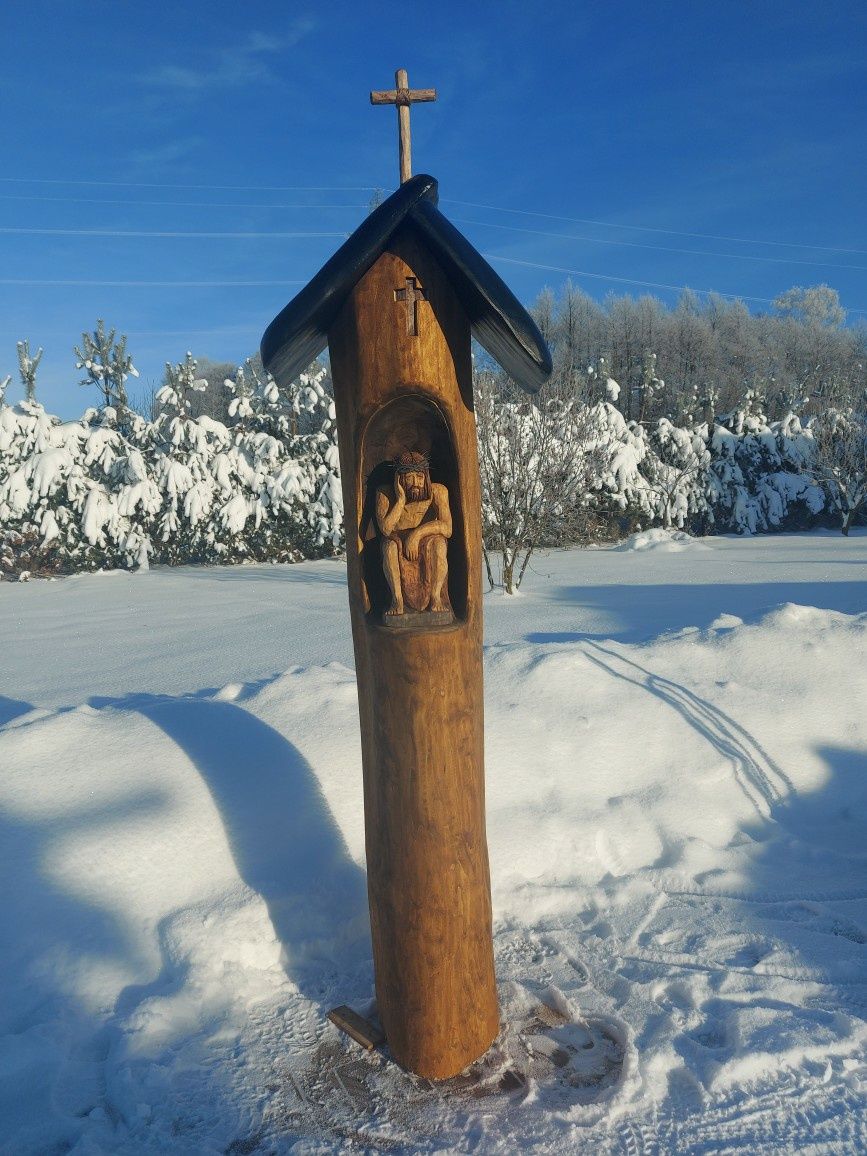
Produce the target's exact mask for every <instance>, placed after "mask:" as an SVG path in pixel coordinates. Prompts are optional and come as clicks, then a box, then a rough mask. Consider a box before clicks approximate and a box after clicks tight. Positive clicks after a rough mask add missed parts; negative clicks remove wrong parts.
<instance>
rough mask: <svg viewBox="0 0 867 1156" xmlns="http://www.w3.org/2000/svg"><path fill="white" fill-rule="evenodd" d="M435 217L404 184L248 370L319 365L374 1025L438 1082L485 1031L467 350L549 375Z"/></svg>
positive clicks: (484, 270) (284, 372)
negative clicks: (336, 478) (339, 510)
mask: <svg viewBox="0 0 867 1156" xmlns="http://www.w3.org/2000/svg"><path fill="white" fill-rule="evenodd" d="M399 79H400V78H399ZM391 95H392V94H390V93H384V94H374V96H382V97H389V96H391ZM402 99H403V98H402ZM436 203H437V184H436V181H435V180H434V179H433V178H432V177H428V176H418V177H412V178H410V179H409V180H407V181H405V182H404V183H403V184H402V185H401V187H400V189H398V190H397V191H396V192H395V193H393V194H392V195H391V196H390V197H389V198H388V200H387V201H385V202H384V203H383V204H382V205H380V206H379V207H378V208H377V209H375V210H374V211H373V212H372V213H371V214H370V215H369V216H368V217H367V218H366V220H365V221H364V222H363V223H362V224H361V225H360V226H359V227H358V229H356V231H355V232H354V233H353V234H352V236H351V237H350V238H349V239H348V240H347V241H346V242H345V243H344V245H343V246H341V248H340V249H339V250H338V252H337V253H335V254H334V256H333V257H331V258H330V259H329V260H328V261H327V262H326V264H325V265H324V266H323V267H322V269H320V271H319V272H318V273H317V274H316V276H315V277H313V279H312V280H311V281H310V283H309V284H308V285H307V286H305V288H304V289H302V291H301V292H300V293H299V294H298V296H297V297H296V298H295V299H294V300H293V301H290V302H289V304H288V305H287V306H286V307H285V309H283V310H282V312H281V313H280V314H279V315H278V316H277V317H276V318H275V319H274V320H273V321H272V322H271V324H270V325H269V326H268V329H267V331H266V332H265V335H264V336H263V338H262V359H263V362H264V364H265V366H266V367H267V368H268V369H269V370H271V372H273V373H274V376H275V377H276V378H277V379H278V380H279V381H281V382H284V383H288V382H291V381H292V380H293V378H294V377H295V376H296V375H297V374H298V372H299V371H300V370H302V369H304V368H306V366H308V365H309V364H310V361H311V360H312V359H313V358H314V357H315V356H316V355H317V354H318V353H319V352H320V351H321V350H322V349H323V348H324V346H325V345H326V343H327V344H328V345H329V347H330V351H331V371H332V379H333V382H334V400H335V407H336V412H337V428H338V443H339V449H340V470H341V478H342V486H343V502H344V518H345V525H346V555H347V575H348V583H349V605H350V615H351V619H352V636H353V644H354V647H355V663H356V674H357V679H358V703H359V715H360V720H361V747H362V763H363V774H364V813H365V841H366V847H367V872H368V895H369V900H370V922H371V930H372V933H373V954H374V965H375V971H376V993H377V999H378V1004H379V1014H380V1018H381V1021H382V1025H383V1027H384V1029H385V1032H386V1035H387V1037H388V1043H389V1046H390V1048H391V1051H392V1054H393V1056H394V1058H395V1059H396V1060H397V1061H398V1062H399V1063H400V1064H402V1065H404V1067H406V1068H408V1069H409V1070H410V1071H413V1072H416V1073H418V1074H419V1075H421V1076H426V1077H429V1078H431V1079H445V1078H447V1077H449V1076H453V1075H456V1074H457V1073H458V1072H460V1071H461V1070H462V1069H463V1068H465V1067H466V1066H467V1065H468V1064H470V1063H472V1062H473V1061H474V1060H476V1059H478V1058H479V1057H480V1056H481V1055H482V1054H483V1053H484V1052H485V1051H486V1049H487V1048H488V1046H489V1045H490V1043H491V1041H492V1040H493V1039H494V1037H495V1036H496V1034H497V1030H498V1027H499V1015H498V1009H497V993H496V986H495V982H494V962H493V944H492V936H491V897H490V881H489V874H488V852H487V844H486V840H485V787H484V766H483V714H482V600H481V499H480V486H479V465H478V457H477V451H476V431H475V420H474V415H473V391H472V366H471V360H470V334H471V332H472V333H473V334H474V335H475V336H476V337H477V338H478V340H479V341H480V342H481V343H482V345H484V347H485V349H486V350H487V351H488V352H489V353H490V354H491V355H492V356H493V357H495V358H496V359H497V360H498V361H499V363H500V364H501V365H502V366H503V368H504V369H505V370H506V371H507V372H508V373H509V374H510V376H511V377H512V378H513V380H515V381H516V382H518V383H520V384H521V385H523V386H524V388H525V389H527V390H528V391H529V392H531V393H533V392H535V391H536V390H537V389H539V387H540V386H541V385H542V384H543V383H544V382H545V380H547V378H548V376H549V374H550V372H551V357H550V353H549V351H548V349H547V347H546V346H545V343H544V341H543V339H542V336H541V334H540V333H539V331H538V329H537V328H536V326H535V324H534V323H533V321H532V318H530V316H529V315H528V314H527V312H526V310H525V309H524V308H523V307H522V306H521V305H520V303H519V302H518V301H517V300H516V299H515V297H514V296H513V294H512V293H511V292H510V291H509V289H508V288H507V286H506V285H504V284H503V282H502V281H501V280H500V278H499V277H498V276H497V274H496V273H495V272H494V270H493V269H491V267H490V266H489V265H488V264H487V262H486V261H485V260H484V258H483V257H482V256H481V254H479V253H477V252H476V250H475V249H473V247H472V246H471V245H470V244H469V242H468V241H467V240H466V238H464V237H462V236H461V235H460V233H458V231H457V230H456V229H455V228H454V226H453V225H451V224H450V223H449V222H448V221H447V220H446V218H445V217H444V216H443V215H442V214H441V213H440V212H439V210H438V209H437V207H436ZM339 1011H340V1015H339V1016H338V1019H339V1020H340V1021H341V1022H342V1023H343V1024H344V1025H345V1024H346V1023H348V1022H349V1021H350V1019H351V1017H349V1018H347V1015H346V1012H345V1009H339ZM365 1030H366V1029H365Z"/></svg>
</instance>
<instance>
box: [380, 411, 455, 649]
mask: <svg viewBox="0 0 867 1156" xmlns="http://www.w3.org/2000/svg"><path fill="white" fill-rule="evenodd" d="M360 464H361V468H362V476H363V477H364V478H365V490H364V505H363V510H362V519H361V526H360V539H361V542H362V574H363V579H364V584H365V588H366V601H367V603H368V611H369V615H370V617H371V619H372V620H373V621H374V622H377V623H380V624H381V625H383V626H386V627H389V628H390V629H393V630H413V629H431V628H432V627H437V626H447V625H448V624H449V623H451V622H453V621H454V620H455V618H456V617H458V618H460V617H461V616H462V614H463V613H464V611H465V607H466V556H465V553H464V545H463V518H462V513H461V509H460V500H459V493H458V488H457V465H456V462H455V456H454V451H453V448H452V441H451V437H450V436H449V431H448V428H447V426H446V422H445V419H444V418H443V415H442V413H441V411H440V410H439V408H438V407H437V406H436V405H435V404H434V403H433V402H432V401H431V400H429V399H428V398H426V397H423V396H418V395H410V396H407V397H401V398H397V399H396V400H394V401H391V402H389V403H387V404H386V405H384V406H383V407H382V409H381V410H379V411H378V412H377V413H376V414H374V416H373V418H372V419H371V420H370V422H369V423H368V426H367V429H366V430H365V433H364V439H363V449H362V454H361V463H360Z"/></svg>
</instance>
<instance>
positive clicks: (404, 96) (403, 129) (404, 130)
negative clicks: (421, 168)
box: [370, 68, 437, 184]
mask: <svg viewBox="0 0 867 1156" xmlns="http://www.w3.org/2000/svg"><path fill="white" fill-rule="evenodd" d="M394 82H395V84H396V85H397V88H392V89H389V90H388V91H387V92H372V93H371V94H370V103H371V104H394V105H397V128H398V137H399V142H400V143H399V148H400V183H401V184H403V183H404V181H408V180H409V178H410V177H411V176H412V153H411V148H410V139H409V106H410V105H411V104H420V103H421V102H422V101H429V100H436V98H437V90H436V89H435V88H410V87H409V80H408V78H407V75H406V69H405V68H399V69H398V70H397V72H396V73H395V74H394Z"/></svg>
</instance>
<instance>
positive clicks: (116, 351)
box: [74, 318, 138, 421]
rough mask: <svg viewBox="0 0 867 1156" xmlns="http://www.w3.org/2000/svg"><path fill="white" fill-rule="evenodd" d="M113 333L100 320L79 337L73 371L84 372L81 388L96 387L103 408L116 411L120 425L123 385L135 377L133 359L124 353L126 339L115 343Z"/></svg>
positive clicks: (123, 412)
mask: <svg viewBox="0 0 867 1156" xmlns="http://www.w3.org/2000/svg"><path fill="white" fill-rule="evenodd" d="M115 334H116V330H114V329H112V330H110V331H109V332H108V333H107V332H106V329H105V322H104V321H103V320H102V319H101V318H99V319H97V322H96V328H95V329H94V330H93V332H92V333H82V335H81V347H79V346H77V345H76V346H75V347H74V349H75V356H76V358H77V359H78V360H77V361H76V363H75V368H76V369H83V370H84V371H85V375H86V376H85V377H83V378H82V379H81V382H80V384H81V385H95V386H96V387H97V389H98V390H99V391H100V393H101V394H102V396H103V399H104V400H103V404H104V405H105V406H106V407H108V408H112V409H114V410H116V411H117V415H118V419H119V420H121V421H123V420H124V419H125V415H126V409H127V394H126V382H127V379H128V378H129V377H138V370H137V369H136V367H135V366H134V365H133V363H132V357H131V356H130V355H129V354H128V353H127V351H126V335H125V334H121V338H120V340H119V341H115Z"/></svg>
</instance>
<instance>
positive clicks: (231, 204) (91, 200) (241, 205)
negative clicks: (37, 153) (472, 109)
mask: <svg viewBox="0 0 867 1156" xmlns="http://www.w3.org/2000/svg"><path fill="white" fill-rule="evenodd" d="M0 201H27V202H31V201H37V202H39V203H40V204H43V203H47V202H51V203H53V204H63V205H156V206H159V205H166V206H167V207H169V208H190V209H317V210H318V209H367V207H368V206H367V205H360V204H345V205H316V204H313V205H311V204H306V205H305V204H301V205H263V204H261V203H259V202H256V201H146V200H139V199H138V198H136V197H40V196H36V197H33V196H29V197H25V196H21V195H19V194H17V193H0Z"/></svg>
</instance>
